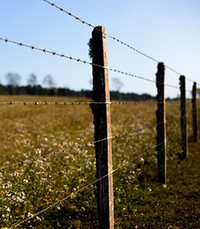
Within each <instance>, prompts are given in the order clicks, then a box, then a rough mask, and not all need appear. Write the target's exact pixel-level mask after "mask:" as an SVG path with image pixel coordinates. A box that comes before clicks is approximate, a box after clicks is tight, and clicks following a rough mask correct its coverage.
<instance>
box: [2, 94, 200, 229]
mask: <svg viewBox="0 0 200 229" xmlns="http://www.w3.org/2000/svg"><path fill="white" fill-rule="evenodd" d="M70 100H71V99H70V98H62V97H59V98H58V97H57V98H56V97H24V96H14V97H8V96H4V97H3V96H2V97H1V98H0V101H49V102H50V101H58V102H59V101H70ZM82 100H84V99H82ZM79 101H80V99H79ZM0 106H1V109H0V115H1V120H2V121H1V122H0V129H1V136H0V144H1V147H0V153H1V157H0V162H1V163H0V164H1V167H4V166H6V165H8V164H10V163H11V164H13V163H16V162H19V161H24V160H29V159H31V158H35V157H36V158H38V157H39V159H38V160H34V161H31V163H29V162H25V163H24V164H23V165H17V166H14V167H11V168H6V169H2V170H0V206H1V207H0V214H1V216H2V217H1V219H0V225H1V226H2V227H6V226H7V227H10V226H11V225H13V224H15V223H16V222H19V221H21V220H23V219H24V218H27V217H30V216H32V215H33V214H35V213H36V212H38V211H40V210H42V209H44V208H46V207H48V206H49V205H50V204H52V203H54V202H56V201H57V200H59V199H62V198H64V197H66V196H67V195H69V194H71V193H72V192H75V191H76V190H79V189H80V188H81V187H84V186H85V185H87V184H88V183H90V182H92V181H93V180H95V152H94V148H93V146H91V147H90V146H87V147H80V148H74V149H71V150H69V148H70V147H74V146H76V145H78V144H83V143H87V142H90V141H93V135H94V133H93V129H94V128H93V116H92V112H91V110H90V107H89V106H86V105H37V106H35V105H26V106H24V105H0ZM155 110H156V104H142V105H112V133H113V135H118V134H121V133H126V132H130V131H132V130H133V129H138V128H141V127H144V130H143V131H141V132H139V133H135V134H132V135H129V136H126V137H121V138H115V139H114V140H113V168H117V167H119V166H120V165H121V164H122V163H124V161H131V160H132V159H134V158H135V157H136V156H137V155H139V154H140V153H142V152H147V151H149V150H150V148H152V147H153V146H155V144H156V130H155V128H145V126H146V125H147V124H152V123H155V122H156V117H155ZM188 113H189V114H191V106H190V105H188ZM178 116H179V104H178V102H174V103H169V104H168V105H167V121H168V123H167V135H168V137H169V138H170V140H169V141H168V163H169V166H168V173H169V177H168V186H167V187H164V188H163V186H161V185H159V184H157V182H156V173H157V172H156V152H155V150H152V151H150V152H149V153H148V154H146V156H144V157H143V158H142V159H140V160H139V161H137V163H130V164H129V165H128V166H127V167H125V168H123V169H121V170H120V172H116V173H115V174H114V193H115V222H116V228H197V225H198V226H200V225H199V223H198V222H197V220H198V219H197V215H198V214H199V213H200V212H199V210H198V209H197V205H198V204H199V199H198V198H197V196H198V195H199V191H198V189H197V185H198V182H199V180H198V179H199V175H195V174H196V173H197V171H198V164H197V162H196V160H195V159H194V156H196V157H198V158H199V148H198V147H199V143H198V145H197V144H196V145H195V144H192V143H190V152H191V156H190V158H189V159H188V160H187V161H180V160H179V159H178V155H180V153H181V147H180V141H181V139H180V122H179V119H177V118H178ZM188 123H189V124H191V117H190V116H188ZM191 134H192V129H191V126H189V136H191ZM189 139H191V138H189ZM60 150H66V151H65V152H64V153H63V152H60V153H56V154H55V155H51V156H49V157H45V158H41V157H40V156H42V155H46V154H49V153H52V152H59V151H60ZM186 169H187V171H186ZM183 171H185V174H182V173H184V172H183ZM175 175H177V176H178V177H176V176H175ZM193 176H195V178H194V177H193ZM180 177H181V179H180ZM95 192H96V187H93V188H90V189H88V190H85V191H83V192H81V193H79V194H77V195H76V196H74V197H72V198H69V199H67V200H66V201H65V202H63V203H62V204H60V205H57V206H56V207H54V208H52V209H49V210H48V211H46V212H44V213H43V214H41V215H38V216H37V217H35V218H34V219H32V220H30V222H27V223H25V224H23V225H22V226H19V228H31V226H32V227H34V228H96V227H97V225H98V220H97V207H96V200H95ZM184 193H185V196H184ZM186 197H187V198H190V199H189V200H188V201H187V199H186ZM195 201H196V202H195ZM181 203H183V206H182V207H181ZM175 215H177V220H175Z"/></svg>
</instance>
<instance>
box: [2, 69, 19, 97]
mask: <svg viewBox="0 0 200 229" xmlns="http://www.w3.org/2000/svg"><path fill="white" fill-rule="evenodd" d="M6 79H7V81H8V86H7V90H8V93H9V94H10V95H14V94H16V88H17V87H18V86H19V83H20V79H21V77H20V75H19V74H17V73H8V74H7V75H6Z"/></svg>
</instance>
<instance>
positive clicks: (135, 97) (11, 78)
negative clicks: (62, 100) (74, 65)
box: [0, 73, 200, 101]
mask: <svg viewBox="0 0 200 229" xmlns="http://www.w3.org/2000/svg"><path fill="white" fill-rule="evenodd" d="M6 79H7V85H2V84H0V94H1V95H45V96H67V97H80V98H81V97H85V98H89V99H91V98H92V91H90V90H80V91H75V90H71V89H69V88H61V87H58V88H56V86H55V82H54V79H53V77H52V76H51V75H47V76H45V77H44V79H43V81H42V83H43V85H44V86H41V85H39V84H38V81H37V76H36V75H35V74H31V75H30V76H29V78H28V80H27V86H20V80H21V77H20V75H19V74H14V73H8V74H7V75H6ZM113 83H114V84H115V88H116V90H115V91H111V93H110V94H111V99H112V100H126V101H144V100H155V99H156V98H155V97H154V96H151V95H149V94H146V93H144V94H141V95H139V94H136V93H122V92H119V90H120V88H121V87H122V86H123V85H122V83H121V82H120V80H118V79H117V78H114V80H113ZM197 94H198V96H199V97H200V88H198V89H197Z"/></svg>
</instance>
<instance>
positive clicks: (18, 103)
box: [0, 101, 157, 105]
mask: <svg viewBox="0 0 200 229" xmlns="http://www.w3.org/2000/svg"><path fill="white" fill-rule="evenodd" d="M98 104H99V105H106V104H111V105H112V104H113V105H120V104H127V105H130V104H133V105H139V104H157V103H156V101H150V102H148V101H136V102H135V101H132V102H125V101H122V102H116V101H113V102H36V101H34V102H26V101H24V102H22V101H3V102H0V105H98Z"/></svg>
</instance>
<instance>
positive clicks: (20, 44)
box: [0, 37, 191, 92]
mask: <svg viewBox="0 0 200 229" xmlns="http://www.w3.org/2000/svg"><path fill="white" fill-rule="evenodd" d="M0 40H1V41H5V42H6V43H7V42H8V43H12V44H15V45H19V46H22V47H26V48H30V49H32V50H37V51H40V52H44V53H49V54H52V55H53V56H59V57H62V58H67V59H69V60H73V61H77V62H80V63H83V64H88V65H91V66H94V67H99V68H103V69H107V70H109V71H112V72H116V73H119V74H121V75H126V76H130V77H133V78H137V79H140V80H144V81H147V82H151V83H156V80H152V79H149V78H146V77H143V76H138V75H135V74H132V73H128V72H124V71H121V70H118V69H113V68H109V67H107V66H103V65H99V64H95V63H92V62H89V61H86V60H81V59H79V58H74V57H71V56H68V55H65V54H60V53H57V52H54V51H49V50H47V49H42V48H38V47H35V46H32V45H28V44H24V43H21V42H17V41H13V40H9V39H6V38H2V37H0ZM165 85H166V86H167V87H171V88H175V89H179V87H177V86H174V85H171V84H165ZM187 91H188V92H191V91H190V90H187Z"/></svg>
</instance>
